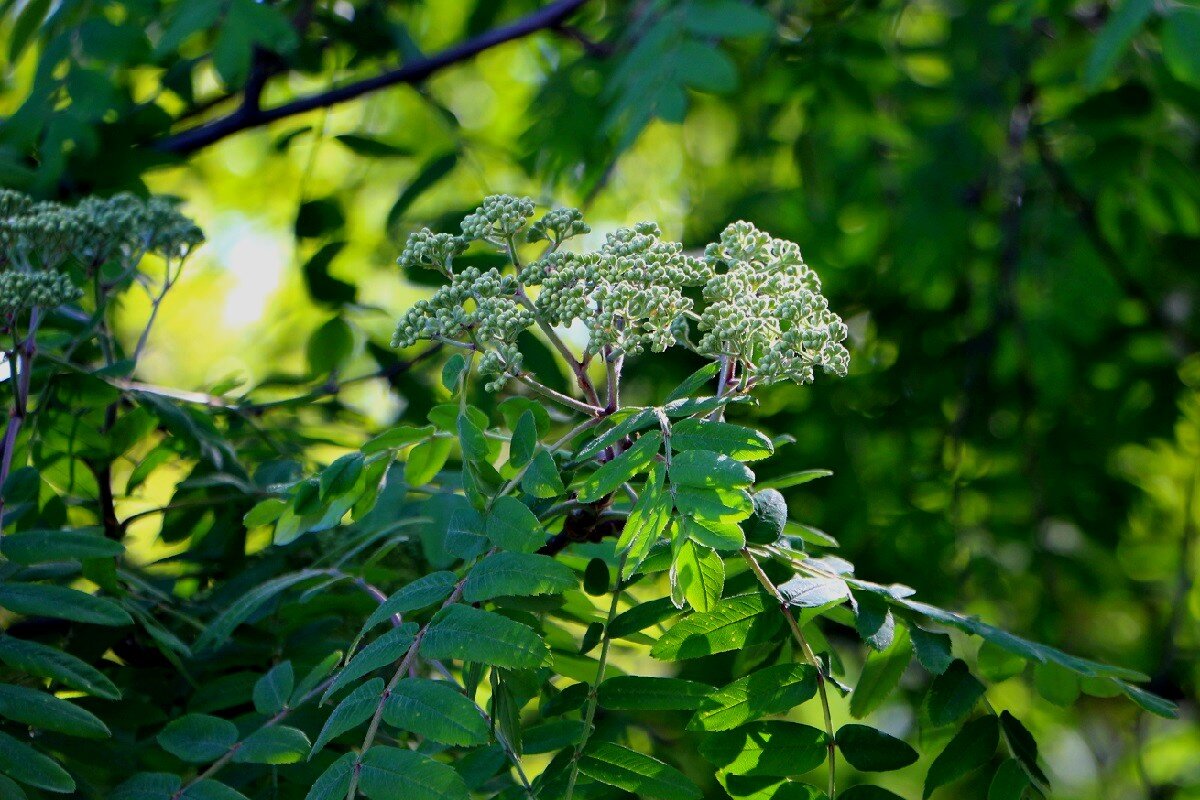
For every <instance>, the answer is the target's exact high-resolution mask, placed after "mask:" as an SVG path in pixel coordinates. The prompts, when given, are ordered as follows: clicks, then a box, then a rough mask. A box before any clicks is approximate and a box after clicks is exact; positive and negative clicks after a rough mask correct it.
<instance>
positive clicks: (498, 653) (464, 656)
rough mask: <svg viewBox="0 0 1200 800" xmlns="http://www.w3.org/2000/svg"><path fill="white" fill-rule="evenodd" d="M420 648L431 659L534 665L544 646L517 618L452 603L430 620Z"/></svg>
mask: <svg viewBox="0 0 1200 800" xmlns="http://www.w3.org/2000/svg"><path fill="white" fill-rule="evenodd" d="M420 652H421V655H423V656H424V657H425V658H431V659H435V660H442V659H457V660H459V661H476V662H480V663H483V664H491V665H492V666H496V667H507V668H508V669H535V668H537V667H539V666H541V664H542V662H543V661H544V660H545V658H546V655H547V648H546V643H545V642H544V641H543V640H542V638H541V637H540V636H538V634H536V633H535V632H534V631H533V630H532V629H530V628H528V627H526V626H525V625H522V624H521V623H519V622H514V621H512V620H511V619H508V618H507V617H502V616H500V615H499V614H494V613H492V612H490V611H483V610H480V609H478V608H472V607H470V606H463V605H453V606H449V607H447V608H444V609H442V610H441V611H439V612H438V613H437V615H436V616H434V618H433V619H432V620H431V621H430V623H429V628H428V630H427V631H426V632H425V638H424V639H422V641H421V650H420Z"/></svg>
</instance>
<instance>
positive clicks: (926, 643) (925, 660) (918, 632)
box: [909, 625, 954, 675]
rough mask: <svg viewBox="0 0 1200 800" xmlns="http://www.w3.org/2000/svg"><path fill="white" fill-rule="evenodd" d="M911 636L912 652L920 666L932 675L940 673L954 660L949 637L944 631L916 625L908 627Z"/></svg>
mask: <svg viewBox="0 0 1200 800" xmlns="http://www.w3.org/2000/svg"><path fill="white" fill-rule="evenodd" d="M909 633H910V635H911V636H912V646H913V653H914V654H915V655H916V656H917V660H918V661H920V662H921V666H923V667H924V668H925V669H927V670H929V672H930V673H931V674H933V675H941V674H942V673H943V672H945V671H946V668H947V667H949V666H950V664H951V663H952V662H953V661H954V655H953V653H952V652H951V650H950V637H949V636H947V635H946V634H944V633H934V632H932V631H927V630H925V629H924V628H921V627H919V626H917V625H913V626H912V627H911V628H910V629H909Z"/></svg>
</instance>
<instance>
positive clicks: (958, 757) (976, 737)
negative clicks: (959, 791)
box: [921, 714, 1000, 798]
mask: <svg viewBox="0 0 1200 800" xmlns="http://www.w3.org/2000/svg"><path fill="white" fill-rule="evenodd" d="M999 743H1000V726H999V725H998V724H997V723H996V718H995V717H993V716H992V715H991V714H988V715H986V716H982V717H978V718H977V719H973V720H971V721H970V722H968V723H967V724H966V725H964V726H963V727H962V730H960V731H959V732H958V733H957V734H955V735H954V738H953V739H951V740H950V742H949V743H948V744H947V745H946V747H945V749H944V750H942V752H941V753H939V754H938V757H937V758H935V759H934V760H933V763H932V764H930V765H929V773H928V774H927V775H926V776H925V790H924V791H923V792H922V795H921V796H922V798H926V797H929V796H930V795H931V794H933V792H934V790H935V789H937V788H938V787H940V786H945V785H946V784H948V783H951V782H953V781H956V780H958V779H959V778H961V777H963V776H964V775H966V774H967V773H969V772H971V771H973V770H976V769H978V768H979V767H981V766H983V765H984V764H986V763H987V762H988V761H990V760H991V758H992V756H993V755H994V754H995V752H996V746H997V745H999Z"/></svg>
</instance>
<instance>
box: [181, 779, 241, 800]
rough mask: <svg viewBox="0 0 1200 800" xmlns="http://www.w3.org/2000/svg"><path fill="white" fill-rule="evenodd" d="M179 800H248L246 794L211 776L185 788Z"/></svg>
mask: <svg viewBox="0 0 1200 800" xmlns="http://www.w3.org/2000/svg"><path fill="white" fill-rule="evenodd" d="M179 800H248V798H247V797H246V795H244V794H242V793H241V792H239V791H236V790H234V789H231V788H229V787H228V786H226V785H225V784H223V783H221V782H220V781H215V780H213V779H211V778H205V779H204V780H200V781H196V782H195V783H193V784H192V785H191V786H189V787H187V788H186V789H184V790H183V793H182V794H180V795H179Z"/></svg>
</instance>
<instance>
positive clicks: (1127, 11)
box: [1084, 0, 1154, 89]
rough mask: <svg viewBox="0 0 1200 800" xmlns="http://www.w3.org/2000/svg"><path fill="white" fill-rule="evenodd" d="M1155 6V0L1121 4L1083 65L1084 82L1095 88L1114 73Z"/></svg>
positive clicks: (1109, 19)
mask: <svg viewBox="0 0 1200 800" xmlns="http://www.w3.org/2000/svg"><path fill="white" fill-rule="evenodd" d="M1153 10H1154V2H1153V0H1124V2H1122V3H1121V7H1120V8H1119V9H1117V11H1116V12H1115V13H1114V14H1113V15H1112V16H1110V17H1109V18H1108V21H1107V22H1106V23H1104V27H1103V28H1102V29H1101V30H1100V34H1099V35H1098V36H1097V37H1096V44H1095V45H1093V46H1092V52H1091V55H1090V56H1088V60H1087V66H1086V68H1085V69H1084V82H1085V83H1086V84H1087V87H1088V88H1089V89H1095V88H1096V87H1098V86H1099V85H1100V84H1101V83H1103V82H1104V80H1105V79H1106V78H1107V77H1108V76H1109V75H1111V74H1112V71H1113V69H1114V68H1115V67H1116V66H1117V61H1119V60H1120V58H1121V56H1122V55H1123V54H1124V52H1125V50H1126V49H1128V47H1129V43H1130V42H1131V41H1132V40H1133V37H1134V36H1135V35H1137V32H1138V31H1139V30H1141V29H1142V25H1144V24H1145V22H1146V20H1147V19H1149V17H1150V13H1151V12H1152V11H1153Z"/></svg>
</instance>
